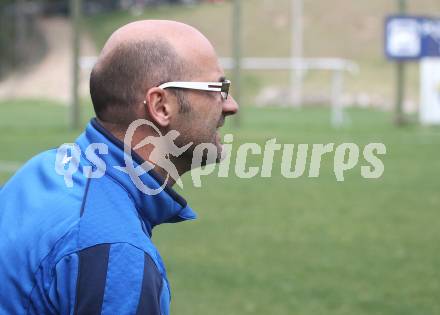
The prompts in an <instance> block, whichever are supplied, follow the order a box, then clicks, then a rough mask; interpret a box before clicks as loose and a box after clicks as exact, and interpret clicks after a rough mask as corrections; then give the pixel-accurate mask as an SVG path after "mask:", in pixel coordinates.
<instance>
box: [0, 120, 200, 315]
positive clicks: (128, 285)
mask: <svg viewBox="0 0 440 315" xmlns="http://www.w3.org/2000/svg"><path fill="white" fill-rule="evenodd" d="M91 143H104V144H106V145H107V146H108V154H106V155H99V157H100V158H101V159H102V160H103V161H104V162H105V164H106V172H105V175H104V176H102V177H100V178H92V179H90V178H87V177H86V176H84V172H83V170H84V167H85V166H89V169H90V166H92V168H96V165H94V164H93V163H92V162H90V161H89V160H88V159H87V158H86V156H85V155H84V152H85V150H86V148H87V147H88V146H89V144H91ZM76 144H77V145H78V146H79V148H80V149H81V152H82V153H81V159H80V163H79V168H78V171H77V172H75V173H74V174H73V177H72V181H73V187H71V188H69V187H67V186H66V183H65V180H64V177H63V176H61V175H59V174H57V172H56V171H55V160H56V154H57V150H56V149H54V150H50V151H47V152H44V153H41V154H39V155H37V156H36V157H34V158H32V159H31V160H30V161H28V162H27V163H26V164H25V165H24V166H23V167H22V168H21V169H20V170H19V171H18V172H17V173H16V174H15V175H14V176H13V177H12V178H11V179H10V180H9V182H7V183H6V184H5V185H4V186H3V188H2V189H1V190H0V314H1V315H3V314H8V315H9V314H10V315H13V314H17V315H18V314H20V315H22V314H78V315H79V314H87V315H93V314H118V315H122V314H145V315H147V314H148V315H156V314H160V315H166V314H169V303H170V292H169V284H168V280H167V276H166V271H165V267H164V265H163V263H162V260H161V257H160V255H159V253H158V251H157V250H156V248H155V246H154V245H153V243H152V242H151V231H152V229H153V227H155V226H156V225H159V224H161V223H174V222H179V221H184V220H188V219H194V218H195V214H194V212H193V211H192V210H191V208H189V207H188V206H187V204H186V201H185V200H184V199H183V198H182V197H180V196H179V195H178V194H177V193H176V192H174V190H172V189H171V188H169V187H166V188H165V190H163V191H162V192H160V193H159V194H157V195H154V196H152V195H146V194H144V193H142V192H141V191H140V190H138V189H137V188H136V186H135V185H134V184H133V182H132V181H131V179H130V177H129V175H128V174H127V173H124V172H121V171H120V170H118V169H116V168H114V167H113V166H124V165H125V162H124V152H123V143H122V142H121V141H119V140H118V139H116V138H115V137H113V136H112V135H111V134H110V133H108V132H107V131H106V130H105V129H104V128H103V127H102V126H101V125H99V123H98V122H97V121H96V120H92V121H91V122H90V123H89V125H88V126H87V128H86V130H85V133H83V134H82V135H81V136H80V137H79V138H78V139H77V140H76ZM133 159H134V160H135V163H134V164H135V166H136V165H140V164H142V162H143V161H142V160H141V159H140V158H139V157H138V156H136V154H133ZM140 178H141V180H142V182H143V183H144V184H145V185H147V186H148V187H151V188H157V187H160V185H161V184H162V182H161V180H160V178H159V176H158V175H156V174H155V173H153V172H152V171H150V172H149V173H146V174H144V175H142V176H141V177H140Z"/></svg>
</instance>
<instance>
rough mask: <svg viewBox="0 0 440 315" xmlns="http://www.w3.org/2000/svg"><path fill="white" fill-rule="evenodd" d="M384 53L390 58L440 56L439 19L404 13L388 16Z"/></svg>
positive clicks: (415, 58)
mask: <svg viewBox="0 0 440 315" xmlns="http://www.w3.org/2000/svg"><path fill="white" fill-rule="evenodd" d="M385 54H386V56H387V58H388V59H391V60H419V59H421V58H424V57H439V58H440V19H433V18H427V17H416V16H405V15H401V16H390V17H388V18H387V19H386V23H385Z"/></svg>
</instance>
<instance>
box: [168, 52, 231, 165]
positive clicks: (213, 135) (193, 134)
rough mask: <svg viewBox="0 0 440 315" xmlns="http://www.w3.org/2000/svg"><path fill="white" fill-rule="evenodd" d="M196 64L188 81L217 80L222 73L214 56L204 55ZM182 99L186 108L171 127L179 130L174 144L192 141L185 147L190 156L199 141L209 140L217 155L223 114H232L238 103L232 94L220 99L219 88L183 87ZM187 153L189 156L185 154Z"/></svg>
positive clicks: (205, 141) (220, 79) (219, 80)
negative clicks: (185, 103) (196, 88)
mask: <svg viewBox="0 0 440 315" xmlns="http://www.w3.org/2000/svg"><path fill="white" fill-rule="evenodd" d="M201 61H202V62H200V63H199V64H198V66H199V68H200V71H198V74H197V75H196V76H193V78H192V79H191V81H201V82H221V81H224V80H225V77H224V73H223V71H222V70H221V68H220V66H219V65H218V61H217V58H216V57H215V56H214V57H213V58H205V59H204V60H203V59H202V60H201ZM183 95H184V98H183V101H185V102H187V105H188V106H189V111H187V112H183V113H179V115H178V117H177V119H176V120H175V123H174V124H173V125H174V128H175V129H176V130H178V131H179V132H180V136H179V138H178V139H177V140H176V144H178V145H179V146H182V145H185V144H187V143H189V142H193V145H192V147H191V148H190V149H189V150H188V151H187V156H188V157H190V158H191V159H192V151H193V150H194V148H195V146H197V145H198V144H200V143H210V144H214V145H215V146H216V147H217V157H218V159H219V157H220V154H221V150H222V145H221V135H220V131H219V128H220V127H221V126H223V124H224V121H225V118H226V116H229V115H233V114H235V113H236V112H237V110H238V105H237V103H236V102H235V100H234V99H233V98H232V96H230V95H229V96H228V98H227V99H226V100H224V99H223V98H222V96H221V93H220V92H212V91H196V90H183ZM189 155H190V156H189Z"/></svg>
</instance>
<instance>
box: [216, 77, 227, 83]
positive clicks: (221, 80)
mask: <svg viewBox="0 0 440 315" xmlns="http://www.w3.org/2000/svg"><path fill="white" fill-rule="evenodd" d="M225 81H226V77H224V76H221V77H220V78H219V79H218V82H225Z"/></svg>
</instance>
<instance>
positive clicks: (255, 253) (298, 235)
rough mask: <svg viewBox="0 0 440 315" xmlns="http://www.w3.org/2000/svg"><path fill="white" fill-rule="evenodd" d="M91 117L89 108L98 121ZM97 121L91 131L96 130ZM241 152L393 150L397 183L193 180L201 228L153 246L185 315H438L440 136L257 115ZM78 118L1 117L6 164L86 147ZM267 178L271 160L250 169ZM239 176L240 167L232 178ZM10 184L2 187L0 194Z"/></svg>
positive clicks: (244, 132)
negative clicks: (79, 140) (71, 123)
mask: <svg viewBox="0 0 440 315" xmlns="http://www.w3.org/2000/svg"><path fill="white" fill-rule="evenodd" d="M87 108H90V107H87ZM83 109H84V115H83V116H84V117H83V121H84V122H85V121H86V119H87V117H90V116H91V111H90V110H88V109H86V108H83ZM245 110H246V115H245V116H244V119H243V125H242V128H240V129H238V130H236V129H234V128H233V127H232V125H231V124H227V125H226V126H225V131H224V133H226V132H231V133H233V134H234V146H235V149H236V148H237V146H238V145H239V144H240V143H244V142H256V143H258V144H260V145H262V146H263V145H264V143H265V142H266V141H267V140H268V139H271V138H276V139H277V142H278V143H292V144H300V143H309V144H312V143H330V142H334V143H336V144H340V143H342V142H354V143H357V144H358V145H359V146H360V147H361V148H362V147H363V145H365V144H366V143H369V142H382V143H384V144H385V145H386V147H387V154H386V155H385V156H384V157H382V159H383V161H384V164H385V172H384V174H383V176H382V178H380V179H378V180H367V179H364V178H362V177H361V176H360V165H361V163H360V164H359V165H358V166H356V167H355V168H354V169H353V170H351V171H350V172H347V174H346V179H345V181H344V182H336V179H335V176H334V174H333V156H334V155H332V154H329V155H326V156H324V158H323V161H322V168H321V176H320V177H319V178H307V177H306V176H305V175H304V176H303V177H300V178H298V179H285V178H283V177H282V176H281V175H280V171H279V158H276V159H275V161H276V163H275V165H274V168H273V174H274V176H273V177H272V178H261V177H255V178H253V179H240V178H237V177H236V176H235V175H233V173H234V172H231V177H229V178H217V176H215V174H214V175H213V176H208V177H206V178H202V183H203V186H202V188H195V187H193V186H192V184H191V180H190V179H191V178H190V176H188V175H186V176H185V178H184V190H183V191H182V194H183V195H184V196H185V197H186V199H187V200H188V202H189V203H190V204H191V205H192V207H193V208H194V209H195V210H196V211H197V212H198V214H199V219H198V220H197V221H194V222H189V223H183V224H177V225H164V226H161V227H159V228H157V229H156V230H155V231H154V241H155V243H156V244H157V246H158V248H159V250H160V251H161V253H162V256H163V257H164V260H165V263H166V265H167V267H168V276H169V278H170V282H171V286H172V293H173V297H172V313H175V314H188V315H189V314H210V315H217V314H219V315H220V314H221V315H224V314H228V315H233V314H276V315H284V314H286V315H287V314H289V315H290V314H310V315H316V314H334V315H341V314H347V315H353V314H356V315H359V314H396V315H401V314H432V315H434V314H439V313H440V303H439V302H438V296H439V294H440V282H439V281H438V279H439V278H440V271H439V268H438V266H439V265H440V245H439V244H440V233H439V232H438V231H439V230H440V223H439V222H440V221H439V209H440V194H439V187H440V185H439V184H440V180H439V178H440V163H439V158H438V157H439V152H440V149H439V148H440V130H439V129H438V128H422V127H418V126H415V125H410V126H407V127H405V128H402V129H396V128H394V127H393V126H392V125H391V123H390V121H391V117H390V116H389V115H388V114H386V113H382V112H373V111H366V110H350V111H349V112H348V116H349V118H350V120H351V122H350V124H349V125H347V126H345V127H343V128H340V129H333V128H331V126H330V124H329V112H328V111H327V110H325V109H304V110H299V111H296V110H292V109H274V108H273V109H256V108H246V109H245ZM66 116H67V112H66V109H65V108H63V107H61V106H57V105H55V104H47V103H45V102H38V101H29V102H8V103H0V147H1V148H3V149H2V150H1V151H0V161H19V162H24V161H25V160H27V159H29V158H30V157H31V156H32V155H34V154H36V153H38V152H40V151H42V150H45V149H48V148H51V147H56V146H58V145H60V144H61V143H64V142H71V141H73V140H74V139H75V138H76V136H77V135H78V134H79V133H80V131H73V132H71V131H67V130H66V128H65V127H64V126H65V121H66V119H65V118H66ZM248 163H249V165H250V166H259V165H261V163H262V159H261V157H256V158H252V159H249V162H248ZM232 167H233V165H232ZM10 176H11V174H9V173H1V174H0V182H4V181H6V180H7V178H9V177H10Z"/></svg>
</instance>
